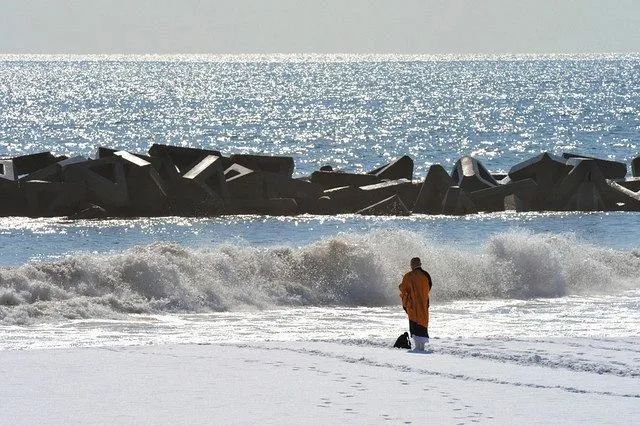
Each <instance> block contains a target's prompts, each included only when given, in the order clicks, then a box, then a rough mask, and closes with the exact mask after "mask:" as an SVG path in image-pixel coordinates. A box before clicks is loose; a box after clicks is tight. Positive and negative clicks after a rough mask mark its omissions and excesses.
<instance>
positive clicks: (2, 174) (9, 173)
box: [0, 159, 18, 182]
mask: <svg viewBox="0 0 640 426" xmlns="http://www.w3.org/2000/svg"><path fill="white" fill-rule="evenodd" d="M0 179H3V180H5V181H10V182H15V181H16V180H17V179H18V176H17V174H16V173H15V171H14V168H13V160H11V159H0Z"/></svg>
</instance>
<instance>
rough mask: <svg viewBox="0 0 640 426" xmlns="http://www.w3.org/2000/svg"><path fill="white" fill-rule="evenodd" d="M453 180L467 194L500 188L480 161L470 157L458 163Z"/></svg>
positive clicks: (463, 158)
mask: <svg viewBox="0 0 640 426" xmlns="http://www.w3.org/2000/svg"><path fill="white" fill-rule="evenodd" d="M451 179H452V180H453V182H454V184H455V185H456V186H459V187H460V188H461V189H464V190H465V191H466V192H473V191H478V190H480V189H485V188H491V187H494V186H498V182H496V180H495V179H494V178H493V176H491V173H489V171H488V170H487V168H486V167H484V166H483V165H482V163H481V162H480V161H478V160H476V159H475V158H473V157H470V156H468V155H465V156H464V157H462V158H460V159H459V160H458V161H457V162H456V164H455V166H454V167H453V171H452V172H451Z"/></svg>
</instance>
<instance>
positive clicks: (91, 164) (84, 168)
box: [62, 157, 129, 212]
mask: <svg viewBox="0 0 640 426" xmlns="http://www.w3.org/2000/svg"><path fill="white" fill-rule="evenodd" d="M62 173H63V181H64V182H70V183H83V184H84V185H85V186H86V188H87V201H88V202H90V203H92V204H96V205H99V206H103V207H104V208H106V209H107V210H108V211H109V212H119V211H122V210H123V209H126V207H128V206H129V191H128V189H127V178H126V174H125V168H124V163H123V161H122V159H121V158H116V157H112V158H104V159H100V160H88V161H85V162H81V163H75V164H71V165H68V166H67V167H65V168H64V169H63V172H62Z"/></svg>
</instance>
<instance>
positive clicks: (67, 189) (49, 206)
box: [22, 180, 86, 217]
mask: <svg viewBox="0 0 640 426" xmlns="http://www.w3.org/2000/svg"><path fill="white" fill-rule="evenodd" d="M22 187H23V188H24V193H25V198H26V200H27V206H28V209H29V216H32V217H53V216H66V215H69V214H72V213H74V212H76V211H77V210H78V206H79V205H80V204H81V203H83V202H84V201H85V199H86V187H85V186H84V185H83V184H81V183H68V182H45V181H39V180H30V181H26V182H23V183H22Z"/></svg>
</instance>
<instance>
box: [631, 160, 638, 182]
mask: <svg viewBox="0 0 640 426" xmlns="http://www.w3.org/2000/svg"><path fill="white" fill-rule="evenodd" d="M631 173H632V174H633V176H634V177H640V155H639V156H637V157H636V158H634V159H633V160H631Z"/></svg>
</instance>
